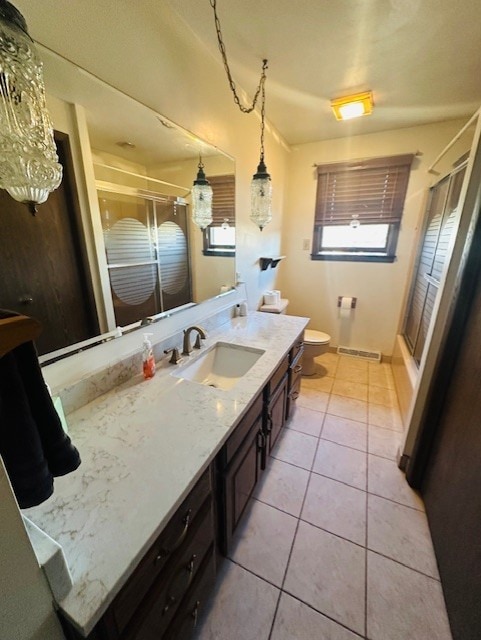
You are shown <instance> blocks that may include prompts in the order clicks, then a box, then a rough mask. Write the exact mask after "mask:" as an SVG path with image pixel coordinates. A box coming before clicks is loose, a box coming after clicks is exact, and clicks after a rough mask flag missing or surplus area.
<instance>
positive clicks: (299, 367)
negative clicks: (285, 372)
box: [294, 364, 302, 373]
mask: <svg viewBox="0 0 481 640" xmlns="http://www.w3.org/2000/svg"><path fill="white" fill-rule="evenodd" d="M299 371H302V364H298V365H296V366H295V367H294V373H299Z"/></svg>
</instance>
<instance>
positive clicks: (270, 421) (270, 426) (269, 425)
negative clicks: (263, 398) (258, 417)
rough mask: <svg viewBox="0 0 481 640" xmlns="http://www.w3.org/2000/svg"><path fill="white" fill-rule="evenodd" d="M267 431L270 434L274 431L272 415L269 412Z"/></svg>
mask: <svg viewBox="0 0 481 640" xmlns="http://www.w3.org/2000/svg"><path fill="white" fill-rule="evenodd" d="M266 430H267V433H270V432H271V431H272V416H271V413H270V411H269V413H268V414H267V425H266Z"/></svg>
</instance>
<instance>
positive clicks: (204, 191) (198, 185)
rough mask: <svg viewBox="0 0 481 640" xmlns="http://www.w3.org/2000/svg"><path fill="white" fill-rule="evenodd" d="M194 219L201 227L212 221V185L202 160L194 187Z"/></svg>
mask: <svg viewBox="0 0 481 640" xmlns="http://www.w3.org/2000/svg"><path fill="white" fill-rule="evenodd" d="M192 221H193V222H194V224H196V225H197V226H198V227H200V228H201V229H205V228H206V227H208V226H209V225H210V223H211V222H212V187H211V186H210V184H209V181H208V180H207V179H206V177H205V173H204V169H203V165H202V162H199V171H198V173H197V178H196V179H195V180H194V186H193V187H192Z"/></svg>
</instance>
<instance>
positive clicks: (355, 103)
mask: <svg viewBox="0 0 481 640" xmlns="http://www.w3.org/2000/svg"><path fill="white" fill-rule="evenodd" d="M373 105H374V103H373V100H372V92H371V91H365V92H364V93H355V94H354V95H351V96H345V97H344V98H335V99H334V100H331V108H332V110H333V111H334V115H335V116H336V120H351V119H352V118H359V116H368V115H370V114H371V113H372V108H373Z"/></svg>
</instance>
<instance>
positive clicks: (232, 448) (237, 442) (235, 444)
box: [219, 393, 262, 469]
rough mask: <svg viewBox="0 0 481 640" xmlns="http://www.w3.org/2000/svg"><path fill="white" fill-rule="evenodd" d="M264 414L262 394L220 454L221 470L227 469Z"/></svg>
mask: <svg viewBox="0 0 481 640" xmlns="http://www.w3.org/2000/svg"><path fill="white" fill-rule="evenodd" d="M261 413H262V393H260V394H259V395H258V396H257V398H256V399H255V400H254V403H253V404H252V406H251V407H250V409H248V410H247V413H246V414H245V416H244V417H243V418H242V419H241V421H240V422H239V424H238V425H237V426H236V428H235V429H234V433H233V434H232V435H231V436H230V438H229V439H228V440H227V442H226V443H225V445H224V447H223V448H222V450H221V452H220V454H219V463H220V468H221V469H225V468H226V467H227V466H228V465H229V463H230V461H231V460H232V458H233V457H234V456H235V454H236V453H237V452H238V450H239V447H240V446H241V444H242V443H243V442H244V440H245V438H246V436H247V434H248V433H249V431H250V430H251V428H252V425H253V424H254V423H255V422H256V421H257V419H258V417H259V416H260V415H261Z"/></svg>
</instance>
